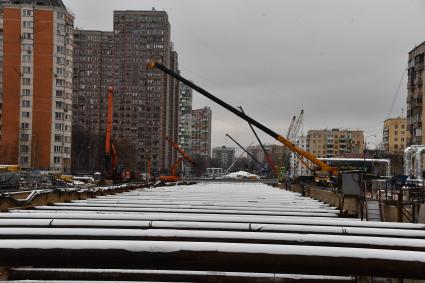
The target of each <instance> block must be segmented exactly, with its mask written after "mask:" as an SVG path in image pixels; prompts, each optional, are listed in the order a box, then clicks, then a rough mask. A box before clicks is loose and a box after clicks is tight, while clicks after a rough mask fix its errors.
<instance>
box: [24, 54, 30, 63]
mask: <svg viewBox="0 0 425 283" xmlns="http://www.w3.org/2000/svg"><path fill="white" fill-rule="evenodd" d="M22 61H24V62H31V55H23V56H22Z"/></svg>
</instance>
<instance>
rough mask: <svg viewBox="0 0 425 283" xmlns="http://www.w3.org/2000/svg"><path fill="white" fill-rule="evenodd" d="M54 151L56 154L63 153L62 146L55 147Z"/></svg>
mask: <svg viewBox="0 0 425 283" xmlns="http://www.w3.org/2000/svg"><path fill="white" fill-rule="evenodd" d="M53 151H54V152H56V153H61V152H62V146H60V145H55V146H54V147H53Z"/></svg>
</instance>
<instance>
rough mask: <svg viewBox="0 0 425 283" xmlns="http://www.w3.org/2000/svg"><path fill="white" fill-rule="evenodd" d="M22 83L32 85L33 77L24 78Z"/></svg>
mask: <svg viewBox="0 0 425 283" xmlns="http://www.w3.org/2000/svg"><path fill="white" fill-rule="evenodd" d="M22 84H23V85H30V84H31V79H30V78H22Z"/></svg>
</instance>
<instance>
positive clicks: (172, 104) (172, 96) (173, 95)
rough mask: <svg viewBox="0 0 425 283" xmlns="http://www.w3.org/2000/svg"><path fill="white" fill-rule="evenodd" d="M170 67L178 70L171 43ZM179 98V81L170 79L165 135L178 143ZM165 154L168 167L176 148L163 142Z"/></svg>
mask: <svg viewBox="0 0 425 283" xmlns="http://www.w3.org/2000/svg"><path fill="white" fill-rule="evenodd" d="M170 48H171V50H170V67H171V69H173V70H174V71H177V72H178V55H177V52H176V51H174V50H173V48H174V47H173V44H172V43H171V46H170ZM179 99H180V83H179V81H177V80H174V79H172V80H170V84H169V90H168V94H167V96H166V103H165V105H166V108H167V113H166V115H165V119H166V121H165V122H164V125H165V132H166V136H168V137H169V138H171V139H172V140H173V141H175V142H176V143H178V140H179V107H180V106H179ZM165 148H166V150H167V151H166V154H165V166H166V167H169V166H168V165H167V164H173V163H175V162H176V161H177V152H176V150H175V149H174V148H173V147H172V146H171V145H170V144H168V143H166V144H165Z"/></svg>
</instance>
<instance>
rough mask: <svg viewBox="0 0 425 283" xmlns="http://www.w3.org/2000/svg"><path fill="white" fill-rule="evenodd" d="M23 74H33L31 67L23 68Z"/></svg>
mask: <svg viewBox="0 0 425 283" xmlns="http://www.w3.org/2000/svg"><path fill="white" fill-rule="evenodd" d="M22 72H23V73H24V74H29V73H31V67H26V66H24V67H22Z"/></svg>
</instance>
